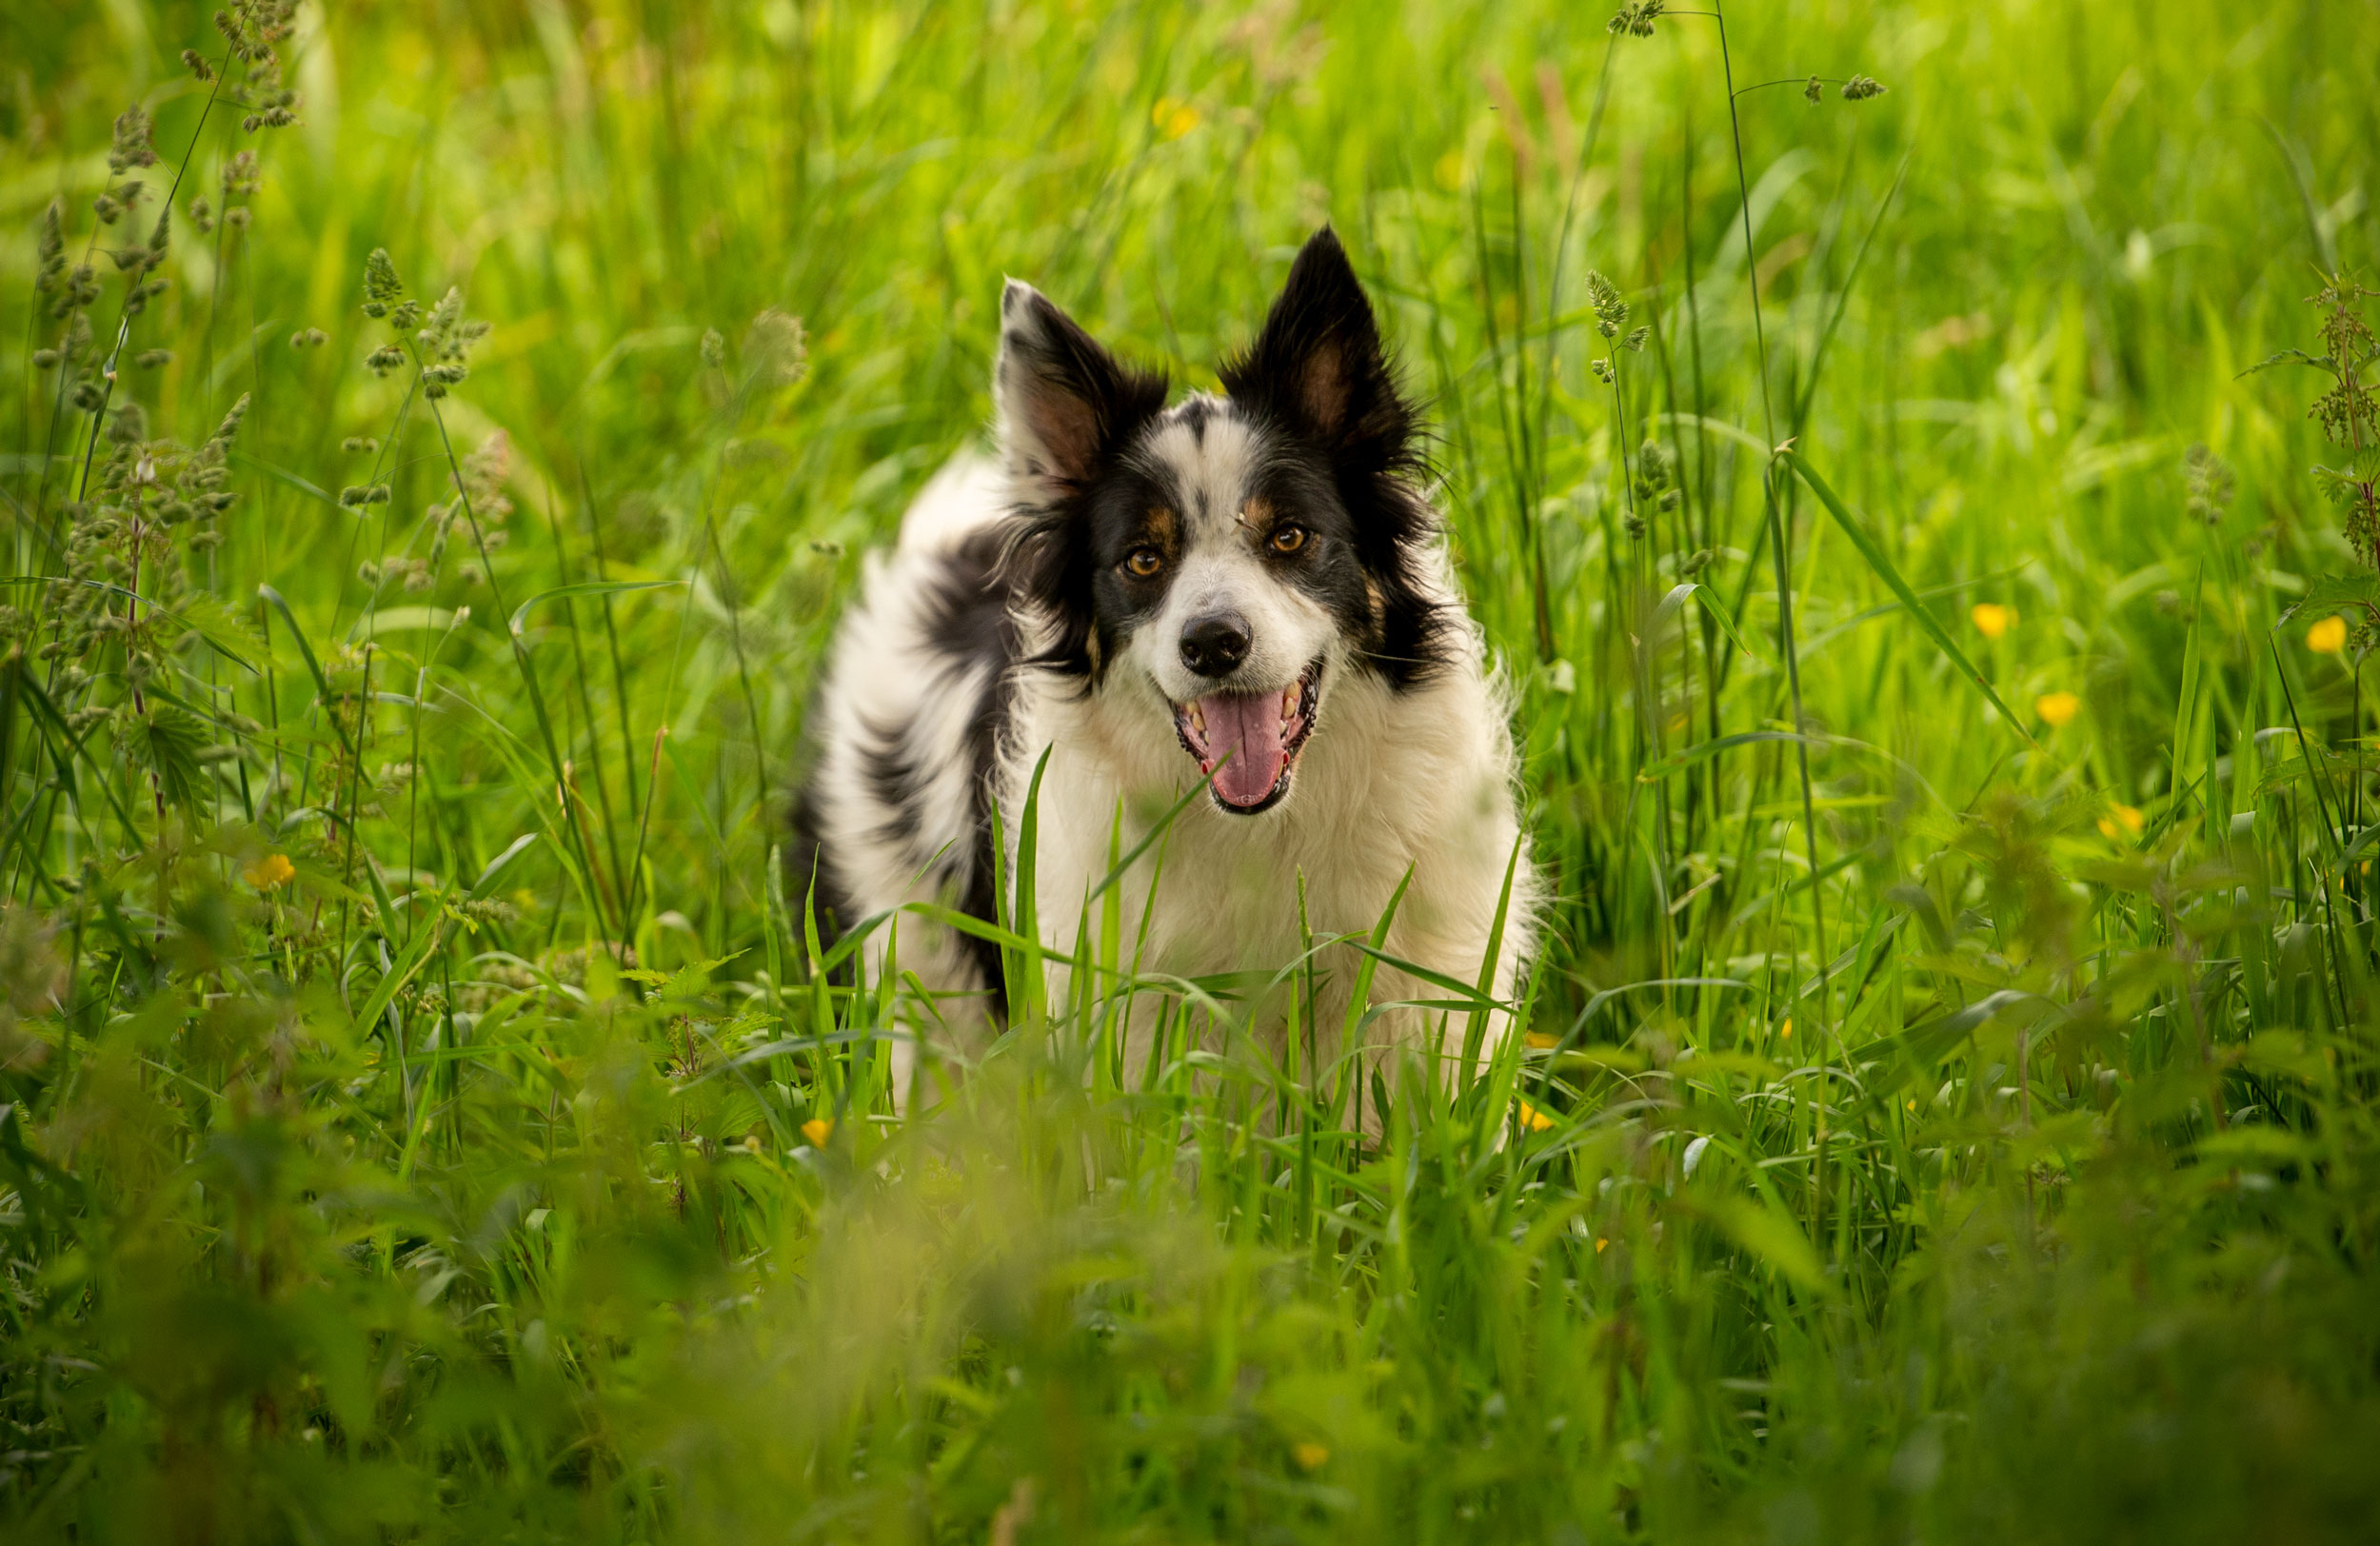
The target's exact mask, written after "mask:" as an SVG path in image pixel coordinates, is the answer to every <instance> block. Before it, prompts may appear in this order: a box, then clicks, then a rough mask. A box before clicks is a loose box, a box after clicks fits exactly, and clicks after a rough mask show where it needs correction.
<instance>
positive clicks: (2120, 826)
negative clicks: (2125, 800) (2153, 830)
mask: <svg viewBox="0 0 2380 1546" xmlns="http://www.w3.org/2000/svg"><path fill="white" fill-rule="evenodd" d="M2147 824H2148V823H2147V821H2146V820H2145V819H2144V818H2143V817H2142V816H2141V814H2140V812H2139V811H2138V810H2137V809H2135V808H2134V807H2132V806H2131V805H2110V806H2109V807H2108V813H2107V814H2106V815H2105V816H2102V817H2100V818H2099V830H2100V832H2102V833H2103V834H2105V835H2106V836H2108V837H2110V838H2115V837H2120V836H2122V835H2123V834H2124V833H2127V832H2129V833H2131V834H2132V836H2133V837H2138V836H2140V829H2141V828H2142V827H2143V826H2146V825H2147Z"/></svg>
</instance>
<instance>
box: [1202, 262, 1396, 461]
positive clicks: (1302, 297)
mask: <svg viewBox="0 0 2380 1546" xmlns="http://www.w3.org/2000/svg"><path fill="white" fill-rule="evenodd" d="M1220 376H1221V377H1222V382H1223V389H1224V390H1225V391H1226V392H1229V393H1230V394H1231V395H1232V397H1233V398H1234V399H1235V400H1237V401H1240V402H1243V403H1246V404H1248V405H1249V406H1252V407H1255V408H1257V409H1259V410H1260V411H1263V412H1265V413H1267V414H1269V415H1271V416H1272V417H1274V418H1277V419H1279V420H1280V421H1282V422H1284V423H1285V424H1287V425H1288V426H1291V427H1293V428H1295V429H1296V430H1297V431H1299V433H1301V434H1303V435H1305V436H1306V437H1308V438H1309V439H1311V440H1313V441H1315V442H1316V443H1317V444H1318V445H1320V446H1324V447H1326V448H1328V449H1330V450H1332V451H1334V452H1337V453H1339V454H1342V455H1345V454H1349V453H1355V454H1356V455H1357V456H1358V457H1359V459H1360V460H1365V461H1374V460H1377V462H1378V465H1380V466H1387V465H1390V464H1393V463H1396V462H1398V460H1400V459H1401V458H1402V456H1403V454H1404V451H1405V445H1406V442H1407V440H1408V439H1409V438H1410V437H1411V435H1412V433H1413V410H1412V408H1411V407H1409V406H1407V405H1406V403H1405V401H1404V399H1403V398H1402V397H1401V396H1399V395H1398V390H1397V381H1396V376H1395V373H1394V372H1393V371H1391V370H1390V368H1389V366H1388V362H1387V360H1386V359H1385V358H1384V357H1383V356H1382V354H1381V352H1380V329H1379V326H1378V324H1377V323H1376V322H1374V321H1373V318H1372V303H1371V302H1370V301H1368V300H1366V299H1365V298H1364V294H1363V286H1362V285H1361V284H1359V282H1358V281H1357V279H1356V271H1355V269H1354V268H1353V267H1351V266H1350V265H1349V264H1348V262H1347V249H1346V248H1342V247H1340V246H1339V237H1338V235H1337V233H1335V232H1334V231H1333V230H1332V229H1331V228H1329V227H1328V226H1325V227H1323V228H1321V229H1320V230H1318V231H1316V232H1315V233H1314V234H1313V236H1312V237H1310V238H1308V239H1307V241H1306V245H1305V247H1304V248H1302V249H1301V250H1300V251H1299V253H1298V261H1297V262H1296V263H1294V264H1292V265H1290V268H1289V282H1288V284H1286V285H1284V286H1283V287H1281V292H1280V296H1279V299H1278V300H1276V301H1274V303H1273V309H1272V312H1271V313H1270V314H1269V315H1268V316H1266V317H1265V319H1264V330H1263V331H1262V332H1261V333H1259V334H1258V335H1257V340H1256V342H1255V343H1254V344H1253V345H1251V346H1249V347H1248V350H1247V352H1246V353H1244V354H1241V355H1239V356H1237V357H1235V358H1233V359H1230V360H1227V361H1225V362H1224V364H1223V367H1222V369H1221V370H1220ZM1367 452H1368V453H1370V454H1369V455H1365V454H1363V453H1367Z"/></svg>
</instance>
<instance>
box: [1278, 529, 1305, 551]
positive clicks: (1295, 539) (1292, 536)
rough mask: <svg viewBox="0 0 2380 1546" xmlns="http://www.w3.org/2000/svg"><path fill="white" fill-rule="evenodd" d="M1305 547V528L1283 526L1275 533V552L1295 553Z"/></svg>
mask: <svg viewBox="0 0 2380 1546" xmlns="http://www.w3.org/2000/svg"><path fill="white" fill-rule="evenodd" d="M1304 545H1306V528H1305V527H1303V526H1282V527H1281V528H1280V529H1279V530H1278V531H1276V532H1274V533H1273V551H1274V552H1276V553H1294V552H1296V551H1298V550H1299V548H1301V547H1303V546H1304Z"/></svg>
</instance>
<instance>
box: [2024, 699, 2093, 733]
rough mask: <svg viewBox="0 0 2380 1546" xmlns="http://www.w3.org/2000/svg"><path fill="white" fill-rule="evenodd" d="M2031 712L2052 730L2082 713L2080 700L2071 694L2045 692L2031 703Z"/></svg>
mask: <svg viewBox="0 0 2380 1546" xmlns="http://www.w3.org/2000/svg"><path fill="white" fill-rule="evenodd" d="M2033 712H2034V713H2036V714H2038V715H2040V716H2041V717H2042V719H2043V720H2045V721H2047V722H2048V723H2049V726H2050V728H2051V729H2053V730H2054V729H2057V728H2059V727H2060V726H2061V725H2063V724H2065V723H2067V722H2068V721H2069V720H2072V719H2073V717H2074V716H2075V715H2077V714H2079V713H2081V712H2082V700H2081V699H2079V698H2077V697H2075V696H2074V695H2073V693H2071V692H2045V693H2043V694H2042V695H2041V696H2040V697H2038V698H2036V699H2034V700H2033Z"/></svg>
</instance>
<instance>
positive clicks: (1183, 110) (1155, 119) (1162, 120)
mask: <svg viewBox="0 0 2380 1546" xmlns="http://www.w3.org/2000/svg"><path fill="white" fill-rule="evenodd" d="M1149 122H1150V123H1152V124H1154V125H1156V126H1157V127H1158V129H1160V130H1162V131H1163V133H1164V135H1165V137H1166V138H1167V139H1169V140H1178V139H1180V138H1181V137H1182V136H1183V135H1184V134H1187V133H1189V132H1190V131H1191V130H1192V129H1196V128H1198V127H1199V109H1196V108H1194V107H1192V106H1190V104H1188V103H1187V102H1176V101H1175V100H1174V99H1173V98H1172V97H1159V98H1158V99H1157V106H1156V107H1154V108H1152V109H1149Z"/></svg>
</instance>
